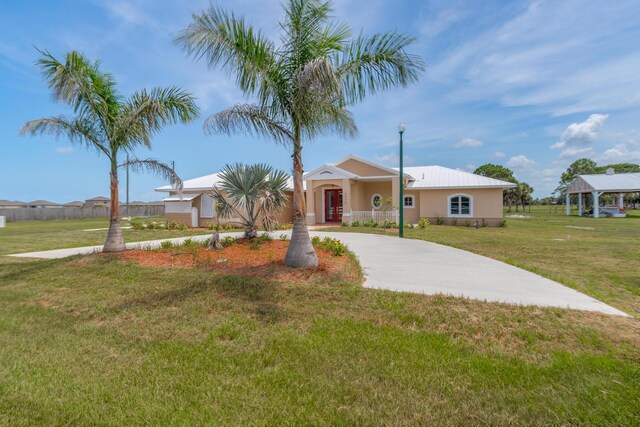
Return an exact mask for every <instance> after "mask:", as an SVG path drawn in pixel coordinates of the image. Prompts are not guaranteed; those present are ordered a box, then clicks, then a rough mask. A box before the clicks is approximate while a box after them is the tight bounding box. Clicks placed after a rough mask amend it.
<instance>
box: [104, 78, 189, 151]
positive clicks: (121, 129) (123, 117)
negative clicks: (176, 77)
mask: <svg viewBox="0 0 640 427" xmlns="http://www.w3.org/2000/svg"><path fill="white" fill-rule="evenodd" d="M198 116H199V108H198V106H197V105H196V103H195V100H194V98H193V97H192V96H191V94H190V93H188V92H186V91H184V90H182V89H180V88H178V87H175V86H172V87H167V88H160V87H156V88H153V89H152V90H151V91H147V90H146V89H143V90H141V91H138V92H136V93H134V94H133V95H132V96H131V98H130V99H128V100H127V101H126V102H125V103H124V104H123V107H122V111H121V112H120V114H119V116H118V121H117V123H116V132H115V135H114V140H116V141H118V142H119V143H120V144H122V145H123V147H124V148H128V149H130V148H132V147H133V146H135V145H138V144H142V145H145V146H146V147H150V146H151V138H152V137H153V136H154V135H155V134H156V133H158V132H159V131H160V129H162V127H163V126H166V125H169V124H175V123H190V122H192V121H193V120H195V119H196V118H197V117H198Z"/></svg>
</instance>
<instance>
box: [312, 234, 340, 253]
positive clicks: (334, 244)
mask: <svg viewBox="0 0 640 427" xmlns="http://www.w3.org/2000/svg"><path fill="white" fill-rule="evenodd" d="M311 243H312V244H313V245H314V246H316V247H317V248H319V249H322V250H323V251H326V252H329V253H330V254H332V255H333V256H342V255H344V254H345V252H346V251H347V247H346V246H345V245H344V243H342V242H341V241H340V240H338V239H332V238H331V237H325V238H324V239H322V240H320V237H318V236H313V238H312V239H311Z"/></svg>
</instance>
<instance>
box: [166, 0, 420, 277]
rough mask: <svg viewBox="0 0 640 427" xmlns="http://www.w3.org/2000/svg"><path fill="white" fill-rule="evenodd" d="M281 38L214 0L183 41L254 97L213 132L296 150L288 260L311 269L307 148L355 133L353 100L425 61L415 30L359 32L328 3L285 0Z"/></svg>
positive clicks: (401, 82)
mask: <svg viewBox="0 0 640 427" xmlns="http://www.w3.org/2000/svg"><path fill="white" fill-rule="evenodd" d="M283 5H284V9H285V19H284V21H283V22H281V23H280V28H281V30H282V37H281V42H280V43H279V45H276V43H274V42H272V41H271V40H269V39H267V38H266V37H264V35H263V34H262V33H261V32H260V31H257V30H255V29H254V28H253V27H252V26H251V25H249V24H248V23H247V22H245V20H244V19H242V18H240V17H237V16H235V15H234V14H232V13H229V12H227V11H225V10H223V9H221V8H219V7H216V6H211V7H210V8H209V9H207V10H205V11H203V12H202V13H201V14H194V15H193V22H192V23H191V24H190V25H189V26H188V27H187V28H186V29H185V30H183V31H182V32H181V33H180V34H179V35H178V37H177V38H176V42H177V43H178V44H179V45H180V46H182V47H183V48H184V49H185V51H186V52H187V53H188V54H189V55H191V56H193V57H195V58H197V59H200V58H203V59H205V60H206V62H207V64H208V65H209V67H212V68H213V67H215V66H217V65H221V66H222V68H223V69H225V70H227V71H228V72H230V73H231V74H233V75H235V77H236V82H237V84H238V86H239V87H240V89H241V90H242V91H243V92H245V93H246V94H247V95H253V96H255V97H256V102H255V104H239V105H236V106H234V107H231V108H229V109H227V110H224V111H222V112H219V113H217V114H214V115H213V116H211V117H209V118H208V119H207V121H206V123H205V130H206V131H207V132H218V133H224V134H233V133H235V132H244V133H247V134H251V135H258V136H261V137H264V138H266V139H268V140H271V141H274V142H276V143H280V144H283V145H285V146H287V147H289V148H290V149H291V151H292V156H291V157H292V159H293V233H292V237H291V244H290V245H289V248H288V250H287V256H286V258H285V264H286V265H287V266H289V267H312V266H316V265H318V258H317V256H316V253H315V250H314V249H313V246H312V245H311V239H310V238H309V232H308V230H307V226H306V207H305V200H304V190H303V188H302V174H303V166H302V145H303V142H307V141H310V140H312V139H314V138H315V137H317V136H319V135H322V134H327V133H333V134H336V135H339V136H344V137H354V136H355V135H356V132H357V128H356V125H355V122H354V120H353V116H352V114H351V112H350V111H349V110H348V109H347V106H349V105H350V104H354V103H356V102H359V101H362V100H363V99H365V98H366V97H367V96H369V95H373V94H375V93H378V92H380V91H383V90H386V89H389V88H391V87H394V86H407V85H409V84H411V83H414V82H415V81H417V79H418V76H419V74H420V73H421V72H422V70H423V68H424V67H423V63H422V60H421V59H420V58H419V57H417V56H415V55H411V54H409V53H407V52H406V51H405V48H406V47H407V46H409V45H410V44H411V43H412V42H413V41H414V38H413V37H409V36H406V35H403V34H398V33H394V32H390V33H383V34H375V35H372V36H370V37H368V36H365V35H363V34H360V35H359V36H357V37H355V38H351V29H350V28H349V26H347V25H345V24H342V23H337V22H335V21H332V19H331V2H330V1H320V0H288V1H286V2H284V3H283Z"/></svg>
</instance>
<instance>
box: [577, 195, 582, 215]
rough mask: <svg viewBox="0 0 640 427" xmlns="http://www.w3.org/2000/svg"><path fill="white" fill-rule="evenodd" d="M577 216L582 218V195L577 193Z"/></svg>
mask: <svg viewBox="0 0 640 427" xmlns="http://www.w3.org/2000/svg"><path fill="white" fill-rule="evenodd" d="M578 216H582V193H578Z"/></svg>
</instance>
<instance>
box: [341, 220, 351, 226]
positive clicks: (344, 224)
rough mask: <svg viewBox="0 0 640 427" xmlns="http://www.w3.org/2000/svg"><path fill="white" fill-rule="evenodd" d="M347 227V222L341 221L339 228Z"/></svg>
mask: <svg viewBox="0 0 640 427" xmlns="http://www.w3.org/2000/svg"><path fill="white" fill-rule="evenodd" d="M348 226H349V223H348V222H344V221H342V224H340V227H348Z"/></svg>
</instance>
